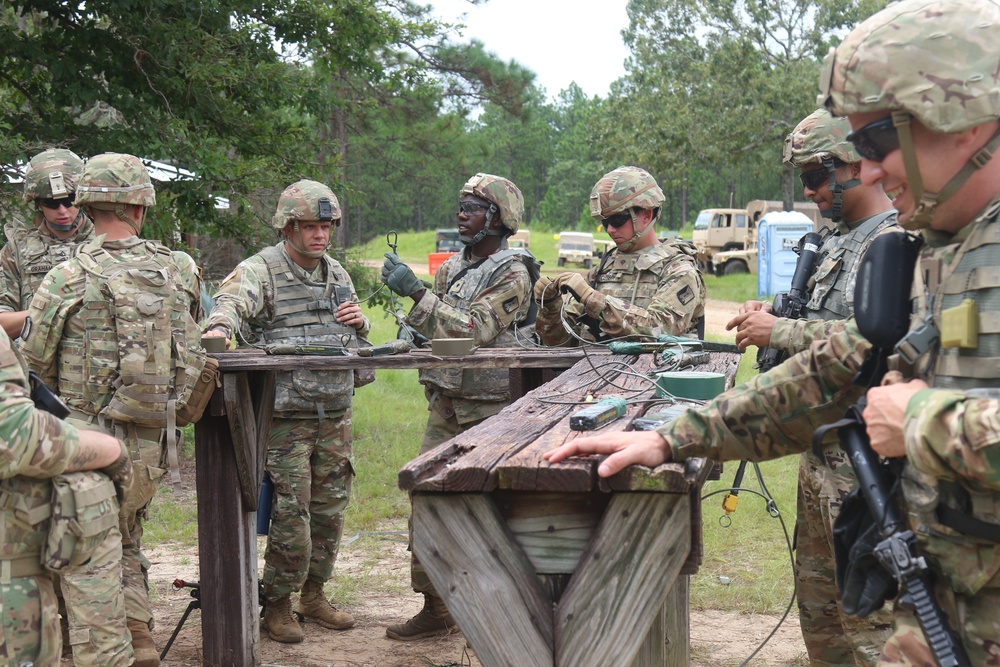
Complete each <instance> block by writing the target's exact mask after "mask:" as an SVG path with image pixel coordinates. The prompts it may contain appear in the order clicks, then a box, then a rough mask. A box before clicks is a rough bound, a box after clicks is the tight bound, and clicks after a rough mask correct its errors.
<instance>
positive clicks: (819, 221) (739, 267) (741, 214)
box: [692, 199, 829, 276]
mask: <svg viewBox="0 0 1000 667" xmlns="http://www.w3.org/2000/svg"><path fill="white" fill-rule="evenodd" d="M783 209H784V206H783V204H782V202H780V201H765V200H762V199H755V200H753V201H751V202H750V203H748V204H747V207H746V208H745V209H744V208H706V209H704V210H702V211H701V212H700V213H698V218H697V219H696V220H695V223H694V233H693V234H692V241H693V243H694V245H695V248H697V249H698V255H697V260H698V268H699V269H701V271H702V272H703V273H709V274H712V275H717V276H721V275H732V274H735V273H757V223H758V222H760V219H761V218H762V217H763V216H764V215H765V214H767V213H769V212H771V211H781V210H783ZM795 210H796V211H798V212H799V213H803V214H805V215H806V216H807V217H809V219H811V220H812V221H813V224H814V226H815V228H816V229H817V230H819V229H822V228H823V227H824V226H827V225H828V224H829V222H828V221H827V220H825V219H824V218H823V217H822V216H821V215H820V212H819V207H818V206H816V204H814V203H812V202H795Z"/></svg>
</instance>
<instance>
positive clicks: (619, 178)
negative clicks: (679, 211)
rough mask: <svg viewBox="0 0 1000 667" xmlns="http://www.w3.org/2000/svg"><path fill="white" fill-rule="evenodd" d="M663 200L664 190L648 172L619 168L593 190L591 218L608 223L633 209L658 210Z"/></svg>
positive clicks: (604, 177)
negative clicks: (606, 220)
mask: <svg viewBox="0 0 1000 667" xmlns="http://www.w3.org/2000/svg"><path fill="white" fill-rule="evenodd" d="M663 200H664V197H663V190H661V189H660V186H659V185H658V184H657V183H656V179H655V178H653V176H652V175H651V174H650V173H649V172H648V171H646V170H645V169H640V168H639V167H618V168H617V169H615V170H614V171H609V172H608V173H606V174H604V176H602V177H601V180H599V181H597V184H596V185H595V186H594V189H593V190H591V191H590V215H591V216H592V217H594V218H596V219H597V220H604V219H605V218H608V217H610V216H612V215H617V214H618V213H621V212H622V211H627V210H629V209H632V208H648V209H658V208H660V205H661V204H662V203H663Z"/></svg>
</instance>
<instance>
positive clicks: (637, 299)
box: [592, 243, 702, 337]
mask: <svg viewBox="0 0 1000 667" xmlns="http://www.w3.org/2000/svg"><path fill="white" fill-rule="evenodd" d="M685 264H688V265H690V266H691V267H692V268H693V269H694V270H697V265H696V264H695V262H694V259H693V257H692V256H691V254H689V253H688V252H686V251H685V250H684V249H683V248H681V247H680V246H678V244H674V243H659V244H656V245H653V246H649V247H648V248H643V249H642V250H640V251H638V252H628V253H623V252H619V251H618V249H617V248H612V250H611V251H610V253H609V255H608V256H606V257H605V258H604V259H602V260H601V264H600V266H599V267H598V270H597V272H596V273H595V276H594V279H593V281H592V285H593V287H594V289H596V290H597V291H598V292H601V293H603V294H604V295H606V296H609V297H614V298H618V299H621V300H623V301H624V302H625V303H626V304H628V305H632V306H635V307H637V308H643V309H645V308H648V307H649V304H650V303H652V301H653V297H654V296H655V295H656V292H657V290H658V289H659V285H660V282H661V279H662V277H663V276H664V275H666V274H669V273H670V272H671V271H672V270H674V269H675V268H678V267H677V265H685ZM701 317H702V315H698V316H697V317H694V318H692V320H691V327H690V328H689V329H688V330H687V331H686V332H684V335H695V336H696V337H697V331H698V321H699V320H700V319H701ZM662 333H668V332H662Z"/></svg>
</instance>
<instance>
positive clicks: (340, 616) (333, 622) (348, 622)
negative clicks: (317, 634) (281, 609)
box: [299, 579, 354, 630]
mask: <svg viewBox="0 0 1000 667" xmlns="http://www.w3.org/2000/svg"><path fill="white" fill-rule="evenodd" d="M299 613H300V614H302V615H303V616H304V617H305V618H308V619H311V620H313V621H316V622H317V623H319V624H320V625H322V626H323V627H324V628H330V629H331V630H346V629H348V628H352V627H354V617H353V616H351V615H350V614H348V613H347V612H345V611H337V608H336V607H334V606H333V605H332V604H330V601H329V600H327V599H326V596H325V595H323V584H321V583H319V582H318V581H313V580H312V579H306V583H305V584H304V585H303V586H302V595H301V596H300V597H299Z"/></svg>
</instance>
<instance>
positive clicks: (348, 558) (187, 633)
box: [147, 535, 808, 667]
mask: <svg viewBox="0 0 1000 667" xmlns="http://www.w3.org/2000/svg"><path fill="white" fill-rule="evenodd" d="M260 551H261V553H262V552H263V542H261V544H260ZM373 554H375V555H376V556H377V557H375V558H373V557H372V556H373ZM147 555H148V556H149V558H150V561H151V562H152V563H153V567H152V571H151V577H150V583H151V588H152V594H151V600H152V602H153V605H154V610H155V617H156V628H155V629H154V632H153V635H154V638H155V639H156V642H157V646H159V647H160V649H161V650H162V648H163V647H164V646H165V645H166V642H167V640H168V638H169V637H170V634H171V633H172V632H173V630H174V627H175V626H176V625H177V622H178V620H179V619H180V618H181V616H182V615H183V613H184V609H185V608H186V607H187V605H188V603H189V602H190V600H191V596H190V592H189V590H188V589H182V590H179V591H178V590H174V589H173V587H172V586H171V582H172V581H173V579H174V578H182V579H186V580H189V581H192V580H193V581H196V580H197V577H198V570H197V551H196V550H195V549H194V548H187V549H177V548H173V547H169V546H167V547H164V548H161V549H156V550H153V551H151V552H149V553H148V554H147ZM336 576H337V577H341V578H344V577H348V578H354V579H365V580H369V581H373V582H378V585H377V588H378V590H377V591H373V592H367V591H363V590H362V591H360V592H359V594H358V598H357V601H356V603H354V604H350V605H338V606H339V607H340V608H341V609H343V610H346V611H349V612H350V613H351V614H353V615H354V617H355V620H356V623H355V626H354V628H352V629H350V630H347V631H344V632H336V631H334V630H325V629H323V628H321V627H320V626H318V625H316V624H313V623H306V624H304V625H303V629H304V631H305V641H303V642H302V643H301V644H279V643H277V642H274V641H271V640H270V639H269V638H267V637H266V636H265V637H263V638H262V639H261V658H262V664H263V665H265V666H274V667H279V666H280V667H481V666H482V663H481V662H480V661H479V660H478V659H477V658H476V655H475V651H474V650H473V649H472V648H471V647H469V646H468V645H467V643H466V639H465V637H464V636H463V635H462V634H461V633H460V632H457V633H454V634H451V635H449V636H447V637H441V638H435V639H425V640H422V641H417V642H397V641H392V640H390V639H387V638H386V637H385V627H386V625H388V624H390V623H396V622H399V621H400V620H403V619H406V618H409V617H410V616H412V615H413V614H415V613H417V612H418V611H419V610H420V598H418V597H417V596H416V595H414V594H411V593H408V592H400V591H404V590H405V588H406V582H407V581H408V578H409V558H408V553H407V551H406V545H405V544H404V543H403V542H402V541H401V539H400V538H399V536H394V535H387V536H386V537H385V538H364V539H359V540H356V541H354V542H351V543H350V544H346V545H345V546H344V547H343V548H342V551H341V555H340V558H339V559H338V562H337V571H336ZM200 614H201V612H200V611H194V612H192V614H191V616H190V618H189V620H188V621H187V623H186V624H185V625H184V627H183V629H182V630H181V631H180V633H179V635H178V637H177V639H176V641H175V642H174V644H173V645H172V646H171V648H170V652H169V654H168V655H167V659H166V660H165V661H164V662H163V665H164V667H181V666H182V665H183V666H185V667H188V666H195V665H201V664H202V661H201V631H200ZM778 618H779V617H777V616H770V615H756V616H748V615H745V614H738V613H733V612H728V611H721V610H704V611H692V613H691V662H690V664H691V665H692V666H694V667H723V666H727V665H739V664H740V663H742V662H743V661H744V660H745V659H746V658H747V657H748V656H749V655H750V654H751V653H752V652H753V651H754V650H755V649H756V648H757V646H758V645H759V644H760V642H761V641H762V640H763V639H764V638H765V637H766V636H767V635H768V634H769V633H770V632H771V630H772V629H773V628H774V627H775V625H776V624H777V622H778ZM749 664H751V665H755V666H764V665H772V666H775V665H781V666H793V665H796V666H799V665H806V664H808V660H806V657H805V647H804V646H803V644H802V638H801V635H800V634H799V624H798V619H797V618H795V615H794V613H793V614H792V616H791V617H790V618H789V619H787V620H786V621H785V622H784V623H783V624H782V626H781V628H780V629H779V631H778V633H777V634H776V635H775V637H774V638H773V639H771V640H770V641H769V642H768V643H767V645H766V646H765V647H764V648H763V649H762V650H761V652H760V653H759V654H758V655H757V656H756V657H755V658H754V659H753V660H752V661H751V662H750V663H749ZM609 667H614V666H610V665H609ZM622 667H624V665H623V666H622Z"/></svg>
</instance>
